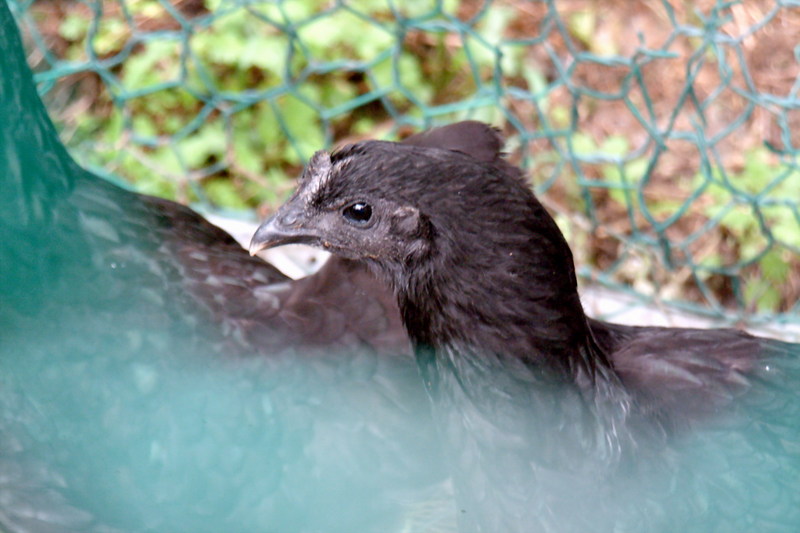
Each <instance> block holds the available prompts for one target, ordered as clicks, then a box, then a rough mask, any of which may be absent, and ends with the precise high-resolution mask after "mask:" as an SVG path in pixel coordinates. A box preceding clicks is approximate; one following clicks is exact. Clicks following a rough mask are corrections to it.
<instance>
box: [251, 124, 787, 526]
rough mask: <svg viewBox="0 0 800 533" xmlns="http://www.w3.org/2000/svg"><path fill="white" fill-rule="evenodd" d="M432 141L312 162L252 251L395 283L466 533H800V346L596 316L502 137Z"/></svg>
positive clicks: (461, 133)
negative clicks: (332, 258) (335, 260)
mask: <svg viewBox="0 0 800 533" xmlns="http://www.w3.org/2000/svg"><path fill="white" fill-rule="evenodd" d="M428 136H429V137H431V138H433V137H435V138H440V139H447V141H446V142H437V146H443V147H445V148H439V147H432V146H415V145H414V144H413V142H412V143H408V144H396V143H390V142H378V141H369V142H362V143H358V144H354V145H350V146H346V147H344V148H342V149H340V150H338V151H335V152H333V153H331V154H329V153H326V152H318V153H317V154H316V155H315V156H314V157H313V158H312V160H311V162H310V163H309V165H308V167H307V168H306V170H305V172H304V174H303V177H302V178H301V181H300V185H299V188H298V190H297V192H296V193H295V194H294V195H293V196H292V197H291V198H290V199H289V200H288V201H287V202H286V204H285V205H283V206H282V207H281V208H280V209H279V211H278V212H277V213H276V214H275V215H274V216H273V217H272V218H271V219H269V220H268V221H267V222H265V223H264V224H263V225H262V226H261V227H260V228H259V229H258V231H257V232H256V234H255V236H254V237H253V241H252V244H251V251H252V252H256V251H258V250H261V249H263V248H266V247H270V246H276V245H280V244H284V243H292V242H302V243H306V244H311V245H315V246H319V247H323V248H325V249H327V250H330V251H331V252H333V253H334V254H336V255H339V256H341V257H345V258H348V259H353V260H357V261H361V262H363V263H364V264H367V265H368V266H369V267H370V268H371V270H373V271H374V272H375V273H376V274H377V275H378V276H380V277H382V278H383V279H384V280H385V281H386V282H387V284H388V285H390V286H391V287H392V289H393V291H394V293H395V295H396V297H397V301H398V303H399V306H400V310H401V314H402V317H403V321H404V323H405V327H406V329H407V331H408V333H409V335H410V337H411V339H412V342H413V344H414V346H415V350H416V354H417V358H418V362H419V364H420V366H421V368H422V370H423V374H424V376H425V379H426V383H427V386H428V389H429V393H430V395H431V396H432V399H433V405H434V409H435V412H436V417H437V420H438V421H439V423H440V425H441V428H440V430H441V431H442V433H443V435H444V446H445V449H446V454H447V456H448V457H449V461H450V465H451V469H452V473H453V477H454V480H455V488H456V493H457V497H458V503H459V509H460V511H461V512H460V513H459V516H460V519H461V525H462V530H463V531H482V532H497V531H504V532H511V531H514V532H539V531H546V532H551V531H553V532H560V533H564V532H573V531H574V532H618V531H625V532H629V531H630V532H648V533H649V532H674V531H697V532H711V531H717V532H744V531H781V532H790V531H797V530H798V527H799V526H798V524H800V396H798V393H797V390H798V386H800V345H793V344H787V343H783V342H779V341H775V340H770V339H763V338H756V337H753V336H750V335H748V334H746V333H743V332H739V331H735V330H695V329H669V328H647V327H644V328H640V327H628V326H622V325H616V324H609V323H606V322H601V321H597V320H592V319H589V318H587V317H586V316H585V314H584V312H583V309H582V307H581V303H580V300H579V298H578V293H577V291H576V277H575V273H574V267H573V261H572V254H571V252H570V249H569V247H568V246H567V244H566V242H565V240H564V238H563V236H562V234H561V232H560V231H559V230H558V227H557V226H556V224H555V222H554V221H553V219H552V218H551V217H550V216H549V215H548V213H547V212H546V211H545V209H544V208H543V207H542V206H541V204H540V203H539V202H538V201H537V199H536V198H535V197H534V195H533V194H532V193H531V191H530V189H529V187H528V186H527V185H526V183H525V181H524V179H522V175H521V172H520V171H519V170H518V169H516V168H514V167H513V166H511V165H510V164H508V163H507V162H505V161H503V160H502V158H501V157H499V155H498V153H497V150H499V147H500V145H501V139H500V138H499V135H498V134H497V133H496V132H495V131H494V130H492V129H490V128H489V127H487V126H484V125H481V124H479V123H475V122H465V123H459V124H455V125H452V126H449V127H444V128H441V129H439V130H434V131H433V132H431V133H429V134H428ZM422 138H424V137H422ZM489 147H491V150H488V151H487V149H488V148H489ZM476 154H477V155H476Z"/></svg>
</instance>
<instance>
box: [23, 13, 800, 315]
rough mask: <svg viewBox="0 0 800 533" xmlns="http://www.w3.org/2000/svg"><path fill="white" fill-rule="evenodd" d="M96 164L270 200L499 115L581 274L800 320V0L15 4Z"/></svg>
mask: <svg viewBox="0 0 800 533" xmlns="http://www.w3.org/2000/svg"><path fill="white" fill-rule="evenodd" d="M9 3H10V5H11V7H12V9H13V10H14V12H15V14H16V15H17V17H18V20H19V22H20V24H21V26H22V28H23V30H24V31H25V33H26V35H27V41H28V45H29V51H30V54H29V60H30V63H31V65H32V66H33V67H34V69H35V71H36V72H37V75H36V80H37V82H38V84H39V87H40V90H41V92H42V93H43V94H44V95H45V97H46V100H47V102H48V105H49V106H50V110H51V114H52V116H53V117H54V119H55V120H56V122H57V125H58V126H59V127H60V129H61V133H62V138H63V140H64V142H65V144H67V146H68V147H69V148H70V149H71V150H72V152H73V153H74V154H75V156H76V157H77V158H78V159H79V160H80V161H81V162H82V163H83V164H84V165H86V166H88V167H90V168H92V169H93V170H95V171H97V172H100V173H102V174H105V175H107V176H122V177H123V178H124V179H126V180H129V181H130V182H131V183H133V184H134V186H135V187H137V188H138V189H139V190H142V191H144V192H148V193H155V194H160V195H163V196H168V197H173V198H177V199H179V200H182V201H187V202H192V203H199V204H204V205H206V206H212V207H214V208H216V209H229V210H230V209H236V210H243V209H244V210H250V212H253V210H256V209H259V208H260V209H261V211H262V213H261V214H263V212H264V211H267V210H269V209H270V208H272V207H274V206H275V205H276V204H277V203H278V202H280V200H281V199H282V198H283V197H284V196H285V194H286V193H287V192H288V191H289V190H290V189H291V187H292V181H291V179H290V178H291V177H292V176H294V175H296V174H297V173H298V171H299V169H300V167H301V166H302V163H303V162H304V161H305V160H306V159H307V158H308V157H309V156H310V155H311V154H312V153H313V152H314V151H315V150H317V149H319V148H321V147H324V146H329V145H331V144H339V143H342V142H345V141H348V140H354V139H358V138H361V137H366V136H369V137H386V138H394V137H397V136H402V135H404V134H406V133H408V132H410V131H412V130H414V129H417V128H420V127H425V126H430V125H432V124H437V123H444V122H450V121H454V120H459V119H466V118H473V119H479V120H484V121H487V122H491V123H493V124H495V125H498V126H500V127H502V128H503V130H504V131H505V133H506V134H507V136H508V137H509V150H510V151H511V153H512V155H511V157H512V158H513V159H514V160H515V161H517V162H519V163H520V164H522V165H524V166H526V167H527V168H529V169H530V174H531V179H532V182H533V184H534V186H535V187H536V189H537V191H538V192H539V193H540V196H541V198H542V200H543V201H544V203H545V204H546V205H547V207H548V208H550V210H551V212H553V213H554V214H555V216H556V217H557V219H558V221H559V224H560V225H561V226H562V228H563V229H564V231H565V233H566V234H567V235H568V237H569V240H570V241H571V244H572V247H573V250H574V251H575V255H576V260H577V263H578V265H579V271H580V273H581V275H582V277H583V279H584V280H594V281H598V282H600V283H603V284H606V285H610V286H613V287H623V288H626V289H627V290H629V291H630V292H631V293H632V294H635V295H638V296H639V297H640V298H641V299H643V300H646V301H659V302H668V303H673V304H675V305H681V306H684V307H691V308H693V309H695V310H703V311H704V312H706V313H710V314H712V315H715V316H718V317H726V318H727V319H728V320H748V321H750V322H753V321H756V322H757V321H771V322H773V323H774V322H776V321H795V322H796V321H798V320H800V304H798V295H800V211H799V210H798V204H800V169H799V168H798V144H799V140H798V138H797V136H798V133H797V132H798V131H800V97H798V91H799V90H800V2H797V1H789V0H786V1H775V2H771V1H765V0H748V1H746V2H722V1H700V2H667V1H662V2H613V1H599V0H598V1H589V0H583V1H578V0H573V1H567V0H565V1H560V2H553V1H551V2H533V1H523V0H513V1H512V0H510V1H495V2H490V1H487V2H477V1H470V0H465V1H461V2H459V1H458V0H439V1H433V0H413V1H406V2H400V1H392V0H361V1H352V2H349V1H344V0H339V1H330V0H303V1H292V0H285V1H281V0H272V1H256V0H205V1H203V0H176V1H173V2H167V1H161V0H158V1H157V0H123V1H105V2H99V1H86V2H67V1H64V2H59V1H36V2H32V1H23V0H9Z"/></svg>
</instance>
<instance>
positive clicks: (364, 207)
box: [342, 202, 372, 226]
mask: <svg viewBox="0 0 800 533" xmlns="http://www.w3.org/2000/svg"><path fill="white" fill-rule="evenodd" d="M342 216H343V217H344V218H345V219H346V220H347V221H348V222H350V223H351V224H355V225H356V226H364V225H366V224H367V222H369V221H370V219H371V218H372V206H370V205H369V204H367V203H365V202H356V203H354V204H352V205H349V206H348V207H345V208H344V211H342Z"/></svg>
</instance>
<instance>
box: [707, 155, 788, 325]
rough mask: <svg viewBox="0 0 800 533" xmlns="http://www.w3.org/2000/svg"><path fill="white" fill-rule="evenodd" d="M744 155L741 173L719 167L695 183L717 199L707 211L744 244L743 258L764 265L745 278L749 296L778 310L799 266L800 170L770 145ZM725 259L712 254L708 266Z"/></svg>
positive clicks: (761, 308)
mask: <svg viewBox="0 0 800 533" xmlns="http://www.w3.org/2000/svg"><path fill="white" fill-rule="evenodd" d="M744 160H745V163H744V167H743V168H742V170H741V171H740V172H736V173H733V174H726V173H723V172H722V171H721V170H720V169H719V168H714V169H713V171H712V173H711V176H710V178H706V177H705V176H703V175H702V174H698V175H697V176H696V177H695V184H694V185H695V186H696V187H704V192H705V194H706V195H708V196H709V197H711V198H712V199H713V201H712V202H710V203H709V205H708V207H706V208H705V214H706V215H707V216H708V217H709V218H710V219H711V220H713V221H715V222H716V224H718V225H719V226H720V227H721V228H723V229H724V230H725V231H726V232H727V233H728V235H729V236H730V238H731V240H732V241H733V242H734V243H735V244H736V245H737V246H738V247H739V254H738V263H739V264H741V265H743V266H748V265H751V264H753V265H757V267H758V268H757V270H755V271H754V273H753V274H750V275H747V276H746V277H745V278H744V298H745V301H746V302H748V305H750V306H751V307H754V308H756V309H757V310H759V311H776V310H777V309H778V307H779V305H780V302H781V285H782V284H784V283H786V282H787V281H788V277H789V275H790V273H791V271H792V268H793V267H794V268H796V267H797V266H798V265H797V261H796V258H794V259H793V258H792V254H791V252H790V249H794V250H798V249H800V217H798V214H797V205H796V203H797V199H798V198H800V170H798V168H797V167H796V166H794V165H786V164H784V163H783V162H781V161H779V160H777V158H776V157H775V156H774V155H773V154H771V153H770V152H768V151H767V150H766V149H765V148H757V149H754V150H751V151H749V152H747V153H746V154H745V159H744ZM793 261H794V263H793ZM721 263H722V260H721V259H720V257H719V256H718V255H712V256H711V257H710V258H709V259H708V260H707V262H706V266H708V265H711V266H714V267H716V266H717V265H719V264H721Z"/></svg>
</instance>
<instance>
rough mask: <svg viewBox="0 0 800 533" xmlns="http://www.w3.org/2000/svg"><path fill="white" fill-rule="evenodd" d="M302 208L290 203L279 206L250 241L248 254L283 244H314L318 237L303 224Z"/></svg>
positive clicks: (254, 253)
mask: <svg viewBox="0 0 800 533" xmlns="http://www.w3.org/2000/svg"><path fill="white" fill-rule="evenodd" d="M304 218H305V217H304V216H303V213H302V210H300V209H297V208H294V206H291V204H286V205H284V206H283V207H281V208H280V209H279V210H278V212H277V213H275V214H274V215H273V216H272V217H270V218H269V219H267V220H266V221H265V222H264V223H263V224H261V225H260V226H259V227H258V229H257V230H256V232H255V234H254V235H253V239H252V240H251V241H250V255H256V254H257V253H258V252H260V251H261V250H266V249H267V248H274V247H276V246H282V245H284V244H314V243H316V242H318V241H319V237H318V235H317V234H316V232H315V231H314V230H313V229H312V228H308V227H307V226H306V224H303V220H304Z"/></svg>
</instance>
